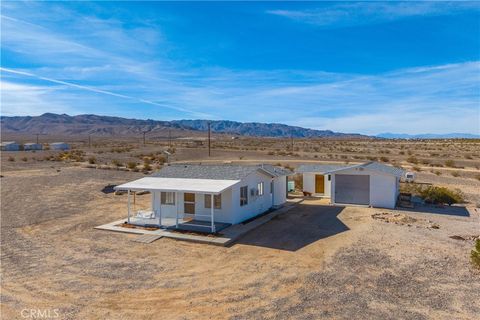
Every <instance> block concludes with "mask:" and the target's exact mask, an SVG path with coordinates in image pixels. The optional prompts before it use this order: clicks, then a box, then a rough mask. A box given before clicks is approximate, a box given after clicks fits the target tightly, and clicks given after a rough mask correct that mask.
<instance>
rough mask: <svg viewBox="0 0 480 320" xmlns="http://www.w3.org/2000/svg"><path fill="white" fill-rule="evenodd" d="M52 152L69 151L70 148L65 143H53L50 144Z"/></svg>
mask: <svg viewBox="0 0 480 320" xmlns="http://www.w3.org/2000/svg"><path fill="white" fill-rule="evenodd" d="M50 149H51V150H69V149H70V146H69V145H68V144H67V143H65V142H53V143H50Z"/></svg>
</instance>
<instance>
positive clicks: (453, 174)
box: [451, 171, 460, 178]
mask: <svg viewBox="0 0 480 320" xmlns="http://www.w3.org/2000/svg"><path fill="white" fill-rule="evenodd" d="M451 174H452V176H454V177H455V178H456V177H460V172H458V171H453V172H452V173H451Z"/></svg>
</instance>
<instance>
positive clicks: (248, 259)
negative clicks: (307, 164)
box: [0, 166, 480, 319]
mask: <svg viewBox="0 0 480 320" xmlns="http://www.w3.org/2000/svg"><path fill="white" fill-rule="evenodd" d="M2 174H3V175H4V177H3V178H2V190H1V196H2V204H1V205H2V207H1V208H2V220H1V222H2V229H1V231H2V234H1V239H2V243H1V250H2V251H1V259H2V266H1V267H2V293H1V296H0V298H1V306H2V318H4V319H21V318H22V317H21V314H20V312H21V310H22V309H24V308H41V309H52V308H56V309H58V310H59V314H60V317H59V318H60V319H157V318H159V317H161V318H165V319H226V318H231V319H287V318H288V319H290V318H295V319H319V318H325V319H399V318H401V319H474V318H476V317H477V316H478V314H480V309H479V304H478V301H480V281H479V279H480V274H479V272H477V271H475V270H474V269H473V268H472V266H471V265H470V263H469V253H470V250H471V249H472V247H473V241H471V240H467V241H463V240H455V239H452V238H450V236H453V235H461V236H467V235H470V236H471V235H478V234H479V233H480V228H479V222H480V218H479V212H477V211H476V209H473V208H469V212H470V214H469V215H463V216H458V215H452V214H451V212H450V211H448V210H444V211H441V210H440V211H439V210H436V211H432V212H430V213H429V212H426V211H425V212H415V211H408V212H406V211H402V214H403V215H406V216H411V217H412V218H415V219H409V220H408V221H411V222H412V223H409V224H395V223H388V222H387V221H382V220H375V219H373V218H372V215H373V214H376V213H377V214H378V213H383V212H390V213H393V214H395V213H396V212H395V211H392V210H380V209H371V208H358V207H348V208H342V207H331V206H325V205H322V204H321V203H322V202H321V201H318V200H307V201H304V203H303V204H301V205H299V206H298V207H297V208H296V209H294V210H291V211H289V212H288V213H286V214H284V215H281V216H279V217H278V218H277V219H274V220H272V221H271V222H269V223H268V224H266V225H263V226H261V227H259V228H257V229H256V230H254V231H252V232H250V233H249V234H247V235H246V236H244V237H243V238H242V239H240V240H239V241H238V242H237V243H235V244H234V245H232V246H231V247H228V248H223V247H216V246H209V245H203V244H195V243H188V242H181V241H175V240H172V239H160V240H158V241H156V242H153V243H151V244H148V245H146V244H140V243H136V242H132V241H130V240H132V239H134V238H135V236H134V235H127V234H120V233H110V232H106V231H100V230H94V229H93V226H96V225H99V224H102V223H106V222H110V221H113V220H116V219H120V218H122V217H124V216H125V214H126V212H125V211H126V197H125V196H115V195H113V194H103V193H101V192H100V190H101V189H102V187H103V186H104V185H105V184H107V183H120V182H124V181H127V180H130V179H133V178H135V177H137V176H142V174H138V173H129V172H121V171H103V170H94V169H81V168H72V167H61V168H60V172H58V171H57V168H50V167H49V166H45V167H41V166H39V167H34V168H29V169H28V170H6V171H4V172H3V173H2ZM25 195H28V197H25ZM149 200H150V198H149V196H148V195H146V196H141V197H140V196H139V197H137V202H138V204H139V205H144V204H146V203H148V202H149ZM434 212H436V213H434ZM424 220H428V221H432V223H435V224H436V225H438V226H439V229H432V228H426V227H425V226H424V224H420V223H419V224H415V221H419V222H420V221H424Z"/></svg>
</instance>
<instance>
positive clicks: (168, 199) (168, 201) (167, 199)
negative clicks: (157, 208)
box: [160, 191, 175, 206]
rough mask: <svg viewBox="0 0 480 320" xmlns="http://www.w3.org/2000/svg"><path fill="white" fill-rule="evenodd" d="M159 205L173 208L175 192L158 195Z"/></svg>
mask: <svg viewBox="0 0 480 320" xmlns="http://www.w3.org/2000/svg"><path fill="white" fill-rule="evenodd" d="M160 204H162V205H165V206H174V205H175V192H169V191H166V192H161V194H160Z"/></svg>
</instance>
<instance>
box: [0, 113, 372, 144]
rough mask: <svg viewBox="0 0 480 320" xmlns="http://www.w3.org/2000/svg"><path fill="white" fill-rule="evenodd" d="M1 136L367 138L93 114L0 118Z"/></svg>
mask: <svg viewBox="0 0 480 320" xmlns="http://www.w3.org/2000/svg"><path fill="white" fill-rule="evenodd" d="M0 121H1V130H2V134H5V133H15V134H37V133H39V134H48V135H58V136H74V135H79V136H81V135H89V134H92V135H96V136H104V137H109V136H132V135H140V134H142V132H149V134H151V135H155V134H157V135H159V136H165V135H166V134H167V132H172V135H177V136H179V135H180V136H187V135H194V136H195V135H199V134H203V133H202V132H205V131H206V130H208V122H210V124H211V130H212V132H214V133H225V134H232V135H240V136H258V137H294V138H313V137H345V138H351V137H356V138H366V137H367V136H363V135H360V134H349V133H338V132H333V131H330V130H314V129H307V128H302V127H295V126H288V125H285V124H278V123H257V122H249V123H243V122H235V121H226V120H215V121H208V120H173V121H158V120H138V119H126V118H120V117H110V116H99V115H93V114H85V115H77V116H69V115H67V114H54V113H45V114H42V115H41V116H35V117H32V116H15V117H6V116H2V117H0Z"/></svg>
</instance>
